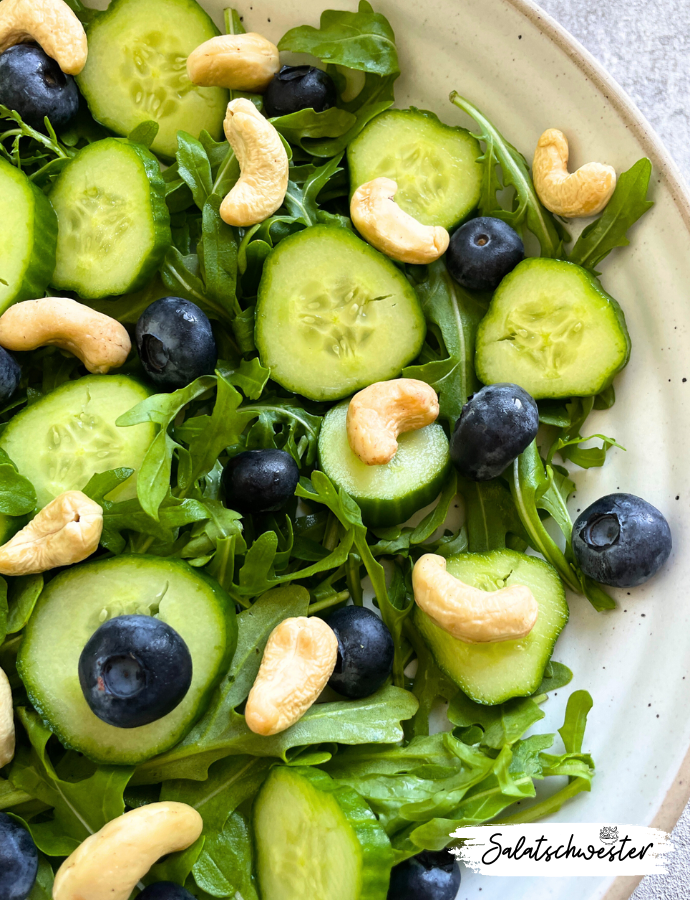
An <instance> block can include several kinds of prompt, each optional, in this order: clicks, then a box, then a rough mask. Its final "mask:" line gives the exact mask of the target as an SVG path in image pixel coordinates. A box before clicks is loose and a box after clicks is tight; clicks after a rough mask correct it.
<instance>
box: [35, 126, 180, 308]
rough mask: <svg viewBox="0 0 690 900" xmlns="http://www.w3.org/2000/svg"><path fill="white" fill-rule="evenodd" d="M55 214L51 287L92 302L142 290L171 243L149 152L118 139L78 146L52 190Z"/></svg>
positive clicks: (157, 175) (160, 186) (161, 192)
mask: <svg viewBox="0 0 690 900" xmlns="http://www.w3.org/2000/svg"><path fill="white" fill-rule="evenodd" d="M50 200H51V203H52V204H53V207H54V209H55V212H56V213H57V217H58V242H57V265H56V267H55V274H54V275H53V284H54V285H55V286H56V287H58V288H61V289H65V290H70V291H76V292H77V294H79V296H80V297H85V298H89V299H95V298H98V297H107V296H109V295H111V294H125V293H128V292H130V291H135V290H137V289H138V288H140V287H143V286H144V285H145V284H146V283H147V282H148V281H149V279H150V278H151V277H152V276H153V274H154V272H155V271H156V269H157V268H158V265H159V263H160V261H161V259H162V258H163V255H164V253H165V251H166V250H167V248H168V247H169V246H170V242H171V240H172V236H171V233H170V213H169V212H168V207H167V206H166V205H165V183H164V181H163V178H162V177H161V173H160V166H159V165H158V161H157V160H156V159H155V157H154V156H153V155H152V154H151V153H149V152H148V150H146V148H145V147H142V146H141V145H140V144H132V143H130V142H129V141H123V140H120V139H118V138H106V139H105V140H103V141H96V142H95V143H93V144H90V145H89V146H88V147H85V148H84V149H83V150H81V151H80V152H79V153H78V154H77V156H76V157H75V158H74V159H73V160H72V161H71V162H70V163H68V164H67V165H66V166H65V168H64V169H63V170H62V172H61V173H60V177H59V178H58V179H57V181H56V182H55V185H54V187H53V189H52V191H51V192H50Z"/></svg>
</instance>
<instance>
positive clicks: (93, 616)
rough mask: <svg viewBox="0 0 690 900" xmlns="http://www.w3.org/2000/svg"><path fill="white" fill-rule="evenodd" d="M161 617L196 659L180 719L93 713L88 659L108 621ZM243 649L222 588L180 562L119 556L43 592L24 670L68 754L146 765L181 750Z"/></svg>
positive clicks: (66, 575) (64, 576)
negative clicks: (83, 682) (85, 673)
mask: <svg viewBox="0 0 690 900" xmlns="http://www.w3.org/2000/svg"><path fill="white" fill-rule="evenodd" d="M135 614H136V615H155V616H157V617H158V618H159V619H161V620H162V621H164V622H166V623H167V624H168V625H170V626H171V627H172V628H174V629H175V631H177V633H178V634H179V635H180V636H181V637H182V638H183V640H184V641H185V643H186V644H187V647H188V648H189V652H190V654H191V656H192V666H193V676H192V683H191V686H190V688H189V691H188V692H187V695H186V696H185V698H184V699H183V700H182V702H181V703H180V704H179V706H177V707H176V708H175V709H174V710H173V711H172V712H171V713H168V715H167V716H164V717H163V718H162V719H158V720H157V721H156V722H151V724H149V725H143V726H141V727H139V728H115V727H114V726H112V725H107V724H106V723H105V722H103V721H101V719H99V718H98V717H97V716H96V715H94V713H93V712H91V709H90V708H89V706H88V704H87V702H86V700H85V699H84V695H83V693H82V690H81V686H80V684H79V674H78V664H79V657H80V655H81V652H82V650H83V649H84V646H85V644H86V642H87V641H88V640H89V638H90V637H91V635H92V634H93V633H94V631H96V629H97V628H98V627H99V626H100V625H101V624H102V623H103V622H104V621H106V620H107V619H109V618H114V617H115V616H122V615H135ZM236 643H237V623H236V621H235V607H234V604H233V603H232V601H231V600H230V598H229V597H228V595H227V594H226V593H225V591H224V590H223V589H222V588H221V587H220V585H218V584H217V582H215V581H213V580H212V579H210V578H208V577H206V576H205V575H203V574H202V573H200V572H199V571H198V570H197V569H192V568H191V567H190V566H188V565H187V563H185V562H183V561H182V560H179V559H159V558H157V557H153V556H140V555H136V556H117V557H115V558H114V559H107V560H101V561H98V562H92V563H83V564H82V565H79V566H73V567H72V568H70V569H67V570H66V571H64V572H61V573H60V574H59V575H57V576H56V577H55V578H53V580H52V581H50V582H49V584H48V585H47V587H46V588H45V589H44V591H43V593H42V594H41V596H40V598H39V601H38V603H37V604H36V608H35V609H34V611H33V613H32V614H31V618H30V620H29V624H28V625H27V628H26V632H25V636H24V640H23V642H22V645H21V650H20V653H19V658H18V660H17V669H18V671H19V674H20V676H21V678H22V681H23V682H24V686H25V687H26V691H27V693H28V695H29V699H30V700H31V702H32V704H33V705H34V707H35V708H36V710H37V711H38V712H39V713H40V715H41V717H42V718H43V720H44V721H45V722H46V724H47V725H48V727H49V728H50V729H51V731H52V732H53V733H54V734H56V735H57V737H58V738H59V739H60V741H61V742H62V743H63V744H64V745H65V747H68V748H71V749H73V750H78V751H79V752H80V753H83V754H84V755H85V756H88V757H89V759H92V760H94V761H95V762H98V763H104V764H113V765H136V764H137V763H140V762H143V761H144V760H146V759H150V758H151V757H152V756H155V755H156V754H158V753H162V752H163V751H164V750H167V749H168V748H169V747H172V746H173V744H176V743H177V742H178V741H179V740H180V739H181V738H182V737H183V736H184V735H185V734H186V733H187V731H188V730H189V729H190V728H191V726H192V724H193V723H194V722H195V721H196V720H197V719H198V718H199V716H200V715H201V714H202V713H203V711H204V709H205V708H206V706H207V705H208V701H209V699H210V695H211V692H212V691H213V689H214V687H215V686H216V685H217V683H218V681H219V680H220V678H221V677H222V675H223V674H224V673H225V672H226V671H227V667H228V665H229V663H230V660H231V658H232V655H233V653H234V652H235V645H236Z"/></svg>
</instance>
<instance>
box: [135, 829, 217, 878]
mask: <svg viewBox="0 0 690 900" xmlns="http://www.w3.org/2000/svg"><path fill="white" fill-rule="evenodd" d="M205 842H206V838H205V837H204V835H202V836H201V837H200V838H197V840H196V841H194V843H193V844H192V845H191V847H187V849H186V850H181V851H180V852H179V853H171V854H170V855H169V856H166V857H164V858H163V859H162V860H160V861H159V862H157V863H156V865H155V866H152V867H151V868H150V869H149V871H148V873H147V874H146V875H144V878H143V882H144V884H156V882H158V881H172V882H174V883H175V884H181V885H183V884H184V883H185V881H186V880H187V878H188V877H189V873H190V872H191V871H192V869H193V868H194V866H195V864H196V862H197V860H198V859H199V855H200V854H201V852H202V850H203V848H204V846H205Z"/></svg>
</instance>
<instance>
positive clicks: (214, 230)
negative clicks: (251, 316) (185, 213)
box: [200, 194, 241, 316]
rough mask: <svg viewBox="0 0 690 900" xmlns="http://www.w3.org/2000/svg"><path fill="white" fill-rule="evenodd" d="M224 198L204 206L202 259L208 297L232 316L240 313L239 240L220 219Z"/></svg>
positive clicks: (210, 201)
mask: <svg viewBox="0 0 690 900" xmlns="http://www.w3.org/2000/svg"><path fill="white" fill-rule="evenodd" d="M221 201H222V198H221V197H219V196H218V195H217V194H212V195H211V196H210V197H209V198H208V199H207V200H206V202H205V204H204V206H203V218H202V233H201V249H202V251H203V252H202V255H201V256H200V261H201V270H202V274H203V277H204V284H205V286H206V296H207V298H208V299H209V300H211V301H212V302H213V303H214V304H215V305H217V306H218V307H221V308H224V309H226V310H227V314H228V315H229V316H235V315H237V314H238V313H240V312H241V310H240V306H239V303H238V302H237V298H236V294H235V291H236V287H237V239H236V236H235V231H234V229H233V228H231V227H230V226H229V225H226V224H225V222H224V221H223V220H222V219H221V217H220V204H221Z"/></svg>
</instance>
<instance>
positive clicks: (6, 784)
mask: <svg viewBox="0 0 690 900" xmlns="http://www.w3.org/2000/svg"><path fill="white" fill-rule="evenodd" d="M31 799H32V797H31V795H30V794H27V793H26V791H22V790H20V789H19V788H16V787H15V786H14V785H13V784H12V782H11V781H8V780H7V779H6V778H0V809H4V810H6V809H11V808H12V807H16V806H19V805H20V804H22V803H27V802H28V801H30V800H31Z"/></svg>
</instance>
